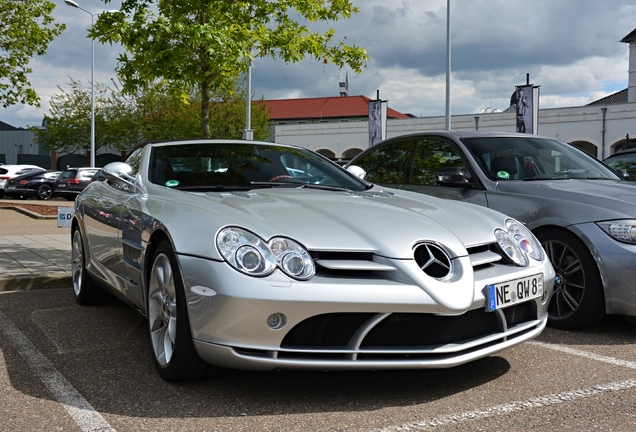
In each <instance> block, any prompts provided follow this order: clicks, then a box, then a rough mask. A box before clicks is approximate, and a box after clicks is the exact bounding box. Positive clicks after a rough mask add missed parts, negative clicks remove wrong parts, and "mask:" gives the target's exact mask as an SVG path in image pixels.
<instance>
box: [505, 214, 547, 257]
mask: <svg viewBox="0 0 636 432" xmlns="http://www.w3.org/2000/svg"><path fill="white" fill-rule="evenodd" d="M495 237H496V239H497V243H498V244H499V247H501V249H502V250H503V251H504V253H505V254H506V255H507V256H508V258H510V259H511V260H512V262H514V263H515V264H516V265H518V266H521V267H526V266H528V264H529V258H532V259H534V260H537V261H541V260H542V259H543V248H542V247H541V243H539V240H537V238H536V237H535V236H534V234H532V232H531V231H530V230H529V229H528V228H526V226H525V225H523V224H522V223H521V222H518V221H516V220H514V219H506V229H502V228H497V229H496V230H495Z"/></svg>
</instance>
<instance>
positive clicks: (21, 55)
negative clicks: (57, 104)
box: [0, 0, 65, 108]
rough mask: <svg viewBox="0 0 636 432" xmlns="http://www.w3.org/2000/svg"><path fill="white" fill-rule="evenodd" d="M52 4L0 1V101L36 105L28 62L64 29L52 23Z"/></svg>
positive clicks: (38, 0) (32, 0) (42, 0)
mask: <svg viewBox="0 0 636 432" xmlns="http://www.w3.org/2000/svg"><path fill="white" fill-rule="evenodd" d="M54 8H55V4H54V3H53V2H50V1H46V0H11V1H4V0H3V1H0V23H2V27H3V28H2V31H0V104H2V106H3V107H4V108H7V107H9V106H10V105H14V104H16V103H21V104H28V105H35V106H39V105H40V99H39V97H38V95H37V93H36V92H35V90H34V89H33V88H32V87H31V83H30V82H29V80H28V75H29V74H30V73H31V72H32V69H31V68H30V67H29V62H30V60H31V58H32V57H33V56H34V55H39V56H41V55H44V54H45V53H46V50H47V48H48V45H49V43H50V42H51V41H52V40H53V39H54V38H55V37H56V36H57V35H59V34H60V33H62V31H64V29H65V25H64V24H53V17H52V15H51V12H52V11H53V9H54Z"/></svg>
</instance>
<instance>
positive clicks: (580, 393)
mask: <svg viewBox="0 0 636 432" xmlns="http://www.w3.org/2000/svg"><path fill="white" fill-rule="evenodd" d="M526 343H528V344H532V345H538V346H541V347H543V348H547V349H552V350H555V351H561V352H564V353H566V354H571V355H577V356H580V357H585V358H588V359H590V360H595V361H600V362H605V363H610V364H613V365H616V366H622V367H627V368H630V369H636V362H631V361H626V360H620V359H617V358H614V357H609V356H604V355H599V354H594V353H591V352H587V351H582V350H577V349H573V348H568V347H563V346H560V345H552V344H548V343H544V342H537V341H531V342H526ZM634 388H636V379H630V380H627V381H621V382H614V383H610V384H603V385H597V386H593V387H588V388H584V389H579V390H572V391H568V392H563V393H553V394H551V395H547V396H539V397H536V398H532V399H528V400H525V401H517V402H511V403H507V404H503V405H497V406H494V407H490V408H485V409H483V410H474V411H467V412H463V413H459V414H450V415H446V416H441V417H437V418H433V419H430V420H420V421H415V422H412V423H406V424H402V425H399V426H388V427H386V428H383V429H379V430H378V432H400V431H432V430H435V429H437V428H438V427H443V426H448V425H454V424H459V423H464V422H469V421H474V420H480V419H484V418H488V417H494V416H497V415H507V414H512V413H514V412H517V411H522V410H527V409H533V408H540V407H545V406H551V405H557V404H560V403H564V402H572V401H575V400H579V399H585V398H589V397H592V396H596V395H599V394H602V393H607V392H613V391H622V390H630V389H634Z"/></svg>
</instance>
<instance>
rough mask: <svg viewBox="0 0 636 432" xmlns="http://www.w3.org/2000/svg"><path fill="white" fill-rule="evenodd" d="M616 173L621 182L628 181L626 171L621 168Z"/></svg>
mask: <svg viewBox="0 0 636 432" xmlns="http://www.w3.org/2000/svg"><path fill="white" fill-rule="evenodd" d="M616 171H618V173H619V174H620V176H621V177H622V179H623V180H629V173H628V172H627V171H625V170H624V169H622V168H619V169H617V170H616Z"/></svg>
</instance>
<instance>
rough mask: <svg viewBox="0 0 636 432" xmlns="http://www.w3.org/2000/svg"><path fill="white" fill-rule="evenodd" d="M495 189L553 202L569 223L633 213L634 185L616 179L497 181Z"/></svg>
mask: <svg viewBox="0 0 636 432" xmlns="http://www.w3.org/2000/svg"><path fill="white" fill-rule="evenodd" d="M496 190H497V192H505V193H514V194H519V195H525V196H527V197H529V198H530V197H533V198H537V199H538V200H541V201H543V202H546V203H548V202H553V203H554V205H552V208H553V209H555V208H557V207H558V208H561V209H563V211H564V212H567V215H566V216H567V217H566V219H568V220H569V221H570V222H571V223H583V222H590V221H599V220H607V219H618V218H633V217H634V216H636V184H632V183H630V182H627V181H620V180H585V179H566V180H537V181H508V182H503V181H502V182H499V183H498V184H497V188H496Z"/></svg>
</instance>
